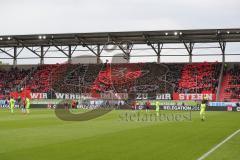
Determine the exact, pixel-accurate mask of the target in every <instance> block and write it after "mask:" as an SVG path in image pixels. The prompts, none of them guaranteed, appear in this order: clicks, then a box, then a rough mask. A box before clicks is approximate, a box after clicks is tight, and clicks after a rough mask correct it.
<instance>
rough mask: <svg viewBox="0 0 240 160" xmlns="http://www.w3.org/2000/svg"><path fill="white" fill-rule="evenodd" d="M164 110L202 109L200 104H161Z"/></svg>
mask: <svg viewBox="0 0 240 160" xmlns="http://www.w3.org/2000/svg"><path fill="white" fill-rule="evenodd" d="M161 109H162V110H174V111H200V107H199V106H172V105H167V106H161Z"/></svg>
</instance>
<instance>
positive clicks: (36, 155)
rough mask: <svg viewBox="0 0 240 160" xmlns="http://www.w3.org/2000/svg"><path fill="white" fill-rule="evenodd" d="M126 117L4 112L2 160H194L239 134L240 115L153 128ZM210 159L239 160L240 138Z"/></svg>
mask: <svg viewBox="0 0 240 160" xmlns="http://www.w3.org/2000/svg"><path fill="white" fill-rule="evenodd" d="M125 112H129V113H131V112H132V111H112V112H110V113H108V114H106V115H104V116H102V117H99V118H96V119H93V120H90V121H82V122H66V121H61V120H59V119H57V118H56V116H55V114H54V111H53V110H48V109H32V112H31V114H30V115H22V114H21V112H20V111H19V110H18V111H16V113H15V114H14V115H11V114H10V113H9V111H8V110H3V109H0V160H15V159H16V160H48V159H51V160H52V159H53V160H67V159H69V160H75V159H76V160H77V159H80V160H81V159H83V160H85V159H89V160H93V159H97V160H125V159H129V160H131V159H136V160H160V159H163V160H195V159H197V158H199V157H201V156H202V155H203V154H204V153H206V152H207V151H209V150H210V149H211V148H213V147H214V146H215V145H216V144H218V143H220V142H221V141H222V140H224V139H225V138H226V137H228V136H229V135H231V134H232V133H233V132H235V131H236V130H238V129H239V128H240V113H238V112H207V121H205V122H201V121H200V119H199V112H192V120H191V121H189V120H186V121H148V122H145V121H126V119H123V118H122V115H124V114H125ZM161 112H162V113H170V111H168V112H167V111H165V112H163V111H161ZM143 113H144V112H143ZM152 113H153V114H154V113H155V112H154V111H152ZM175 113H176V114H185V113H186V114H188V113H189V112H174V114H175ZM207 159H208V160H222V159H226V160H237V159H240V135H239V134H238V135H236V136H235V137H233V138H232V139H231V140H229V141H228V142H226V143H225V144H224V145H223V146H221V147H220V148H218V149H217V150H216V151H215V152H213V153H212V154H211V155H209V157H208V158H207Z"/></svg>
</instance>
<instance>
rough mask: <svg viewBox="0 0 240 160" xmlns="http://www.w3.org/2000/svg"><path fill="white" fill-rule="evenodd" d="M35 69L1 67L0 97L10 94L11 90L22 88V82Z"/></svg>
mask: <svg viewBox="0 0 240 160" xmlns="http://www.w3.org/2000/svg"><path fill="white" fill-rule="evenodd" d="M32 70H33V68H32V69H19V68H17V67H16V68H11V69H9V70H5V69H0V77H1V78H0V97H3V96H4V95H9V94H10V92H13V91H18V90H20V89H21V86H20V84H21V82H22V81H23V79H24V78H25V77H26V76H27V75H28V74H29V73H30V72H31V71H32Z"/></svg>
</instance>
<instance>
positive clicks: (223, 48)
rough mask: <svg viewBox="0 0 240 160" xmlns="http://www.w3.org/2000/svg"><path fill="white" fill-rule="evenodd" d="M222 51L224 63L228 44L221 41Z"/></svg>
mask: <svg viewBox="0 0 240 160" xmlns="http://www.w3.org/2000/svg"><path fill="white" fill-rule="evenodd" d="M219 45H220V49H221V51H222V62H225V50H226V42H224V41H219Z"/></svg>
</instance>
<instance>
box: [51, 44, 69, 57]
mask: <svg viewBox="0 0 240 160" xmlns="http://www.w3.org/2000/svg"><path fill="white" fill-rule="evenodd" d="M54 47H55V48H57V49H58V51H60V52H62V53H63V54H64V55H65V56H67V57H68V53H66V52H65V51H64V50H63V49H62V48H60V47H58V46H54Z"/></svg>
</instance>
